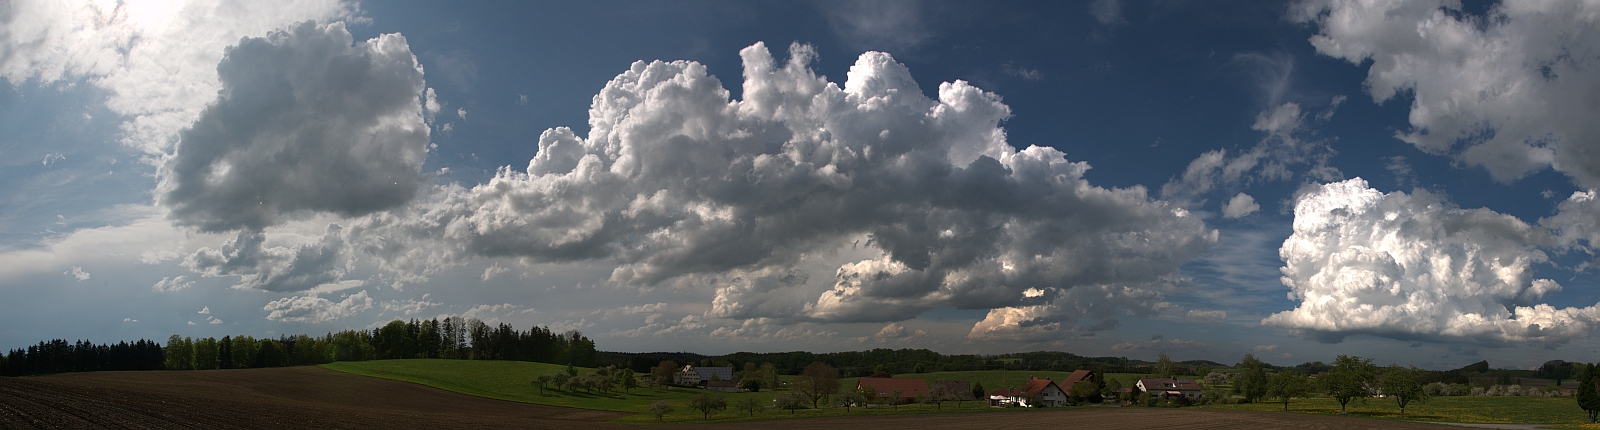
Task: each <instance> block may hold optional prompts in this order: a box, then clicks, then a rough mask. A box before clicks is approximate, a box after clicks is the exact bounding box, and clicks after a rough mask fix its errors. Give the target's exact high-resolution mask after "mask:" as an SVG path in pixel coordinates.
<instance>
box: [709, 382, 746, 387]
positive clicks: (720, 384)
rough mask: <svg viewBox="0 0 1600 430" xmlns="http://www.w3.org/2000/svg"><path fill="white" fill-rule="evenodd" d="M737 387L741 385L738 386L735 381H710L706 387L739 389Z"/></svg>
mask: <svg viewBox="0 0 1600 430" xmlns="http://www.w3.org/2000/svg"><path fill="white" fill-rule="evenodd" d="M737 386H739V385H738V384H734V383H733V381H709V382H706V387H737Z"/></svg>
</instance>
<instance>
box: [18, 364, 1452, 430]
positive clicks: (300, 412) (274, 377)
mask: <svg viewBox="0 0 1600 430" xmlns="http://www.w3.org/2000/svg"><path fill="white" fill-rule="evenodd" d="M621 415H623V414H621V413H617V412H605V411H592V410H584V409H571V408H560V407H552V406H541V405H531V404H523V403H514V402H507V401H500V400H493V399H485V398H480V397H473V396H468V395H464V394H457V393H452V392H448V391H444V390H439V389H434V388H430V387H425V386H421V385H415V384H410V383H405V382H397V381H390V380H385V379H378V378H368V377H363V376H357V375H352V374H348V373H341V372H335V371H332V370H327V369H323V368H320V367H312V366H307V367H292V368H280V369H248V370H210V371H183V372H161V371H152V372H95V373H79V374H64V375H53V376H44V377H30V378H0V428H161V429H170V428H208V429H209V428H325V429H341V428H552V429H556V428H559V429H574V428H582V429H588V428H629V429H639V428H641V427H642V426H638V425H621V424H611V423H607V422H606V421H609V420H612V419H615V418H617V417H619V416H621ZM643 427H648V426H643ZM662 428H671V429H688V428H717V429H733V428H807V429H850V430H855V429H862V428H914V429H918V430H936V429H961V430H970V429H975V428H1006V429H1040V430H1044V429H1050V430H1056V429H1062V428H1073V429H1107V430H1111V429H1115V430H1123V429H1129V428H1182V429H1280V428H1301V429H1378V428H1396V429H1444V428H1449V427H1442V426H1434V425H1428V424H1414V423H1399V422H1389V421H1378V420H1371V419H1362V418H1346V417H1330V416H1316V415H1300V414H1285V413H1270V412H1249V411H1220V410H1196V409H1146V408H1077V409H1070V410H1055V411H1018V413H1003V414H990V413H978V414H973V413H968V414H943V415H940V414H919V415H905V416H872V417H859V418H850V417H841V418H819V419H783V420H772V421H755V422H732V423H721V424H709V425H703V426H701V425H670V426H663V427H662Z"/></svg>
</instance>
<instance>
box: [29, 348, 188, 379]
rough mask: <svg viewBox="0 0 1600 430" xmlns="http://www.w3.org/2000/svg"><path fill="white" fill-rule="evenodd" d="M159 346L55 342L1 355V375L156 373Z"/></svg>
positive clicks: (160, 354)
mask: <svg viewBox="0 0 1600 430" xmlns="http://www.w3.org/2000/svg"><path fill="white" fill-rule="evenodd" d="M164 359H165V358H164V355H163V353H162V351H161V344H160V343H157V342H155V341H152V340H144V339H140V340H138V341H136V342H133V343H128V342H118V343H117V344H115V345H110V344H94V343H91V342H89V341H85V340H80V341H77V342H71V343H69V342H67V341H66V340H63V339H55V340H51V341H48V342H39V344H38V345H34V346H30V347H27V348H18V349H13V350H11V352H10V353H8V354H6V355H5V356H0V375H3V376H21V375H34V374H41V373H63V372H93V371H100V370H156V369H161V368H162V361H163V360H164Z"/></svg>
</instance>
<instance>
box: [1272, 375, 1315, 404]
mask: <svg viewBox="0 0 1600 430" xmlns="http://www.w3.org/2000/svg"><path fill="white" fill-rule="evenodd" d="M1308 394H1311V383H1310V380H1308V379H1306V376H1305V375H1301V374H1300V373H1298V372H1290V371H1282V372H1278V373H1277V374H1275V375H1272V378H1271V379H1268V380H1267V394H1266V396H1267V398H1269V399H1278V400H1279V401H1282V402H1283V410H1284V411H1288V410H1289V400H1290V399H1294V398H1296V397H1305V396H1306V395H1308Z"/></svg>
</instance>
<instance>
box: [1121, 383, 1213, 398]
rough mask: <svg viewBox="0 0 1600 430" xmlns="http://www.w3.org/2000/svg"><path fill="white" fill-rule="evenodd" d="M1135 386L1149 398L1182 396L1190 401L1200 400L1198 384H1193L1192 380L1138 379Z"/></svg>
mask: <svg viewBox="0 0 1600 430" xmlns="http://www.w3.org/2000/svg"><path fill="white" fill-rule="evenodd" d="M1135 385H1137V386H1138V387H1139V389H1140V390H1144V392H1146V393H1150V395H1151V396H1161V397H1162V398H1170V397H1174V396H1184V397H1188V398H1189V399H1190V400H1198V399H1199V398H1200V384H1197V383H1195V382H1194V380H1193V379H1172V378H1139V382H1138V383H1137V384H1135Z"/></svg>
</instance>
